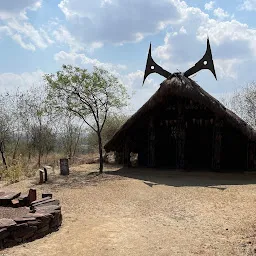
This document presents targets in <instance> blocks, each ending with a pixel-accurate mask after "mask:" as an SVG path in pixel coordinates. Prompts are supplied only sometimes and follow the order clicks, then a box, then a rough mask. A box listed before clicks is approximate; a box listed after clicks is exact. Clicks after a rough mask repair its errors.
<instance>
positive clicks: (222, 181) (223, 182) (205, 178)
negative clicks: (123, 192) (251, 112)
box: [34, 168, 256, 191]
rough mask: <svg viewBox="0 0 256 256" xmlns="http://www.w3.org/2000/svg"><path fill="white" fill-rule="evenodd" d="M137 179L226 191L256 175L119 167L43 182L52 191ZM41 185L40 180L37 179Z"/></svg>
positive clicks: (251, 180)
mask: <svg viewBox="0 0 256 256" xmlns="http://www.w3.org/2000/svg"><path fill="white" fill-rule="evenodd" d="M128 178H131V179H137V180H141V181H142V182H144V184H146V185H148V186H150V187H153V186H157V185H166V186H174V187H182V186H197V187H208V188H212V189H218V190H222V191H223V190H225V189H226V187H225V186H227V185H247V184H256V174H253V173H251V174H250V173H221V172H210V171H180V170H179V171H177V170H164V169H149V168H119V169H117V170H113V169H112V170H105V171H104V173H103V174H102V175H98V172H92V171H88V170H87V171H79V172H77V171H72V172H70V174H69V175H68V176H61V175H49V180H48V181H47V183H44V184H43V186H46V187H48V186H49V188H50V189H51V190H58V189H59V188H62V187H65V188H70V189H73V188H74V189H75V188H82V187H84V186H97V185H98V184H99V183H100V182H104V181H108V180H120V179H128ZM34 185H38V181H35V182H34Z"/></svg>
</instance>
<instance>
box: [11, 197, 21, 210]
mask: <svg viewBox="0 0 256 256" xmlns="http://www.w3.org/2000/svg"><path fill="white" fill-rule="evenodd" d="M11 202H12V206H13V207H15V208H16V207H19V206H20V201H19V200H18V199H16V198H15V199H12V200H11Z"/></svg>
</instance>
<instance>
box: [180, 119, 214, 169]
mask: <svg viewBox="0 0 256 256" xmlns="http://www.w3.org/2000/svg"><path fill="white" fill-rule="evenodd" d="M212 137H213V127H212V126H211V125H210V123H209V122H207V121H205V120H202V119H197V120H195V119H194V120H189V121H188V122H187V129H186V143H185V165H186V168H188V169H210V168H211V165H212Z"/></svg>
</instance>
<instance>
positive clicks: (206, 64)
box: [142, 38, 217, 85]
mask: <svg viewBox="0 0 256 256" xmlns="http://www.w3.org/2000/svg"><path fill="white" fill-rule="evenodd" d="M202 69H209V70H210V71H211V72H212V74H213V75H214V77H215V79H216V80H217V76H216V73H215V68H214V63H213V59H212V51H211V46H210V41H209V38H207V48H206V51H205V54H204V56H203V57H202V58H201V59H200V60H199V61H198V62H197V63H196V64H195V65H194V66H193V67H191V68H190V69H188V70H187V71H186V72H185V73H183V75H184V76H185V77H189V76H191V75H193V74H195V73H197V72H198V71H200V70H202ZM152 73H157V74H159V75H161V76H163V77H165V78H168V77H170V76H171V75H172V73H170V72H168V71H167V70H165V69H163V68H162V67H160V66H159V65H158V64H157V63H156V62H155V61H154V60H153V58H152V56H151V43H150V46H149V50H148V58H147V64H146V68H145V73H144V79H143V84H144V82H145V80H146V78H147V76H148V75H150V74H152ZM143 84H142V85H143Z"/></svg>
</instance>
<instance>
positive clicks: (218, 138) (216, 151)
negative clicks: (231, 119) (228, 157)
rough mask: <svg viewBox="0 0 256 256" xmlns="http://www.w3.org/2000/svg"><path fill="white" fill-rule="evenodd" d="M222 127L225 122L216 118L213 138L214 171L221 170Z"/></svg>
mask: <svg viewBox="0 0 256 256" xmlns="http://www.w3.org/2000/svg"><path fill="white" fill-rule="evenodd" d="M222 127H223V121H222V120H220V119H218V118H216V120H215V123H214V126H213V136H212V169H214V170H219V169H220V168H221V144H222V143H221V142H222Z"/></svg>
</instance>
